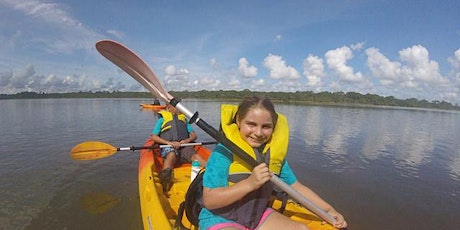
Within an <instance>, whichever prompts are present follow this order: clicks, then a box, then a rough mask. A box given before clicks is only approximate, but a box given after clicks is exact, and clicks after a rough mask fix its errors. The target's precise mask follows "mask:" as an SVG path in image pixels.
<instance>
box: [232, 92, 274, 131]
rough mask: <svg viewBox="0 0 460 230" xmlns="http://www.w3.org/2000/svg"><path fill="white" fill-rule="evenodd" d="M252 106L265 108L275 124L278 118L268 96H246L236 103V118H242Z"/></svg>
mask: <svg viewBox="0 0 460 230" xmlns="http://www.w3.org/2000/svg"><path fill="white" fill-rule="evenodd" d="M254 108H262V109H265V110H267V111H268V112H269V113H270V115H271V118H272V121H273V126H275V125H276V121H277V120H278V114H277V113H276V111H275V106H274V105H273V103H272V102H271V101H270V99H269V98H268V97H265V96H264V97H258V96H251V97H246V98H244V99H243V101H242V102H241V103H240V104H239V105H238V111H237V112H236V116H237V118H236V119H239V120H240V121H241V119H243V118H244V117H245V116H246V114H247V113H248V111H249V110H250V109H254Z"/></svg>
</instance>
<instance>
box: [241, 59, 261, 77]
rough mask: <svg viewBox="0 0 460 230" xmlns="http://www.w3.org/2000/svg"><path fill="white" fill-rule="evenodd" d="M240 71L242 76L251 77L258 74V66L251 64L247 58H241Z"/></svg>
mask: <svg viewBox="0 0 460 230" xmlns="http://www.w3.org/2000/svg"><path fill="white" fill-rule="evenodd" d="M238 64H239V65H238V71H239V72H240V74H241V76H243V77H247V78H251V77H255V76H257V68H256V67H255V66H249V62H248V61H247V60H246V58H240V60H238Z"/></svg>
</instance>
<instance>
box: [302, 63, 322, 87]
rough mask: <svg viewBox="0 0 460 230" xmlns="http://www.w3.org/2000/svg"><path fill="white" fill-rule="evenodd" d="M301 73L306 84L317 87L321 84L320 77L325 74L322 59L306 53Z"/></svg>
mask: <svg viewBox="0 0 460 230" xmlns="http://www.w3.org/2000/svg"><path fill="white" fill-rule="evenodd" d="M303 68H304V71H303V74H304V75H305V77H306V78H307V86H310V87H318V86H320V85H321V79H322V78H323V77H324V76H325V75H326V74H325V72H324V64H323V59H321V58H319V57H317V56H313V55H308V57H307V58H305V60H304V61H303Z"/></svg>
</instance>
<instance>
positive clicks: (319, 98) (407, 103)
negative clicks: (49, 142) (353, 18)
mask: <svg viewBox="0 0 460 230" xmlns="http://www.w3.org/2000/svg"><path fill="white" fill-rule="evenodd" d="M170 93H171V94H172V95H174V96H175V97H177V98H196V99H215V100H226V101H229V100H235V101H239V100H240V99H242V98H244V97H246V96H249V95H253V94H265V95H267V96H268V97H269V98H270V99H272V100H273V101H276V102H283V103H307V104H323V105H324V104H326V105H378V106H399V107H414V108H429V109H443V110H459V111H460V106H457V105H453V104H451V103H449V102H445V101H432V102H429V101H427V100H417V99H415V98H410V99H404V100H402V99H396V98H394V97H392V96H389V97H382V96H379V95H375V94H360V93H355V92H348V93H344V92H320V93H314V92H311V91H304V92H254V91H250V90H243V91H236V90H219V91H207V90H201V91H193V92H191V91H179V92H175V91H172V92H170ZM151 97H152V95H151V94H150V93H147V92H118V91H115V92H107V91H104V92H74V93H35V92H22V93H17V94H0V99H33V98H151Z"/></svg>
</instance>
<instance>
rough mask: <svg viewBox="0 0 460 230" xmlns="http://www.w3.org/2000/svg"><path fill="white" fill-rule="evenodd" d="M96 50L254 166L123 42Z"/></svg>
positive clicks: (310, 204) (320, 213)
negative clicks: (168, 89) (174, 95)
mask: <svg viewBox="0 0 460 230" xmlns="http://www.w3.org/2000/svg"><path fill="white" fill-rule="evenodd" d="M96 49H97V50H98V51H99V53H101V54H102V55H103V56H104V57H106V58H107V59H109V60H110V61H111V62H113V63H114V64H115V65H117V66H118V67H120V68H121V69H123V70H124V71H125V72H126V73H128V74H129V75H131V77H133V78H134V79H136V80H137V81H138V82H139V83H141V84H142V85H143V86H144V87H145V88H147V89H148V90H149V91H150V93H152V94H153V96H154V97H156V98H161V99H163V100H164V101H166V102H169V103H170V104H171V105H172V106H174V107H176V108H177V109H178V110H179V111H180V112H182V113H183V114H184V115H185V116H186V117H187V118H189V119H190V122H191V123H195V124H196V125H197V126H198V127H200V128H201V129H202V130H203V131H205V132H206V133H208V134H209V135H210V136H212V137H213V138H214V139H215V140H217V141H218V142H219V143H221V144H223V145H224V146H225V147H227V148H228V149H230V150H231V151H232V152H233V153H235V154H236V155H237V156H238V157H240V158H241V159H242V160H244V161H245V162H246V163H248V164H249V165H250V166H251V167H255V166H257V165H258V164H259V163H258V162H257V161H256V160H255V159H253V158H252V157H251V156H250V155H249V154H247V153H246V152H245V151H244V150H242V149H241V148H240V147H238V146H237V145H236V144H234V143H233V142H231V141H230V140H228V139H227V138H226V137H225V136H224V135H223V134H222V133H219V132H218V131H217V130H216V129H215V128H213V127H212V126H211V125H209V124H208V123H206V122H205V121H204V120H202V119H201V118H199V116H198V112H195V113H192V112H190V111H189V110H188V109H187V108H186V107H185V106H183V105H182V104H181V103H180V100H178V99H175V98H174V97H173V96H171V95H170V94H169V93H168V92H166V90H165V89H164V88H163V86H162V85H161V83H160V81H159V80H158V78H157V77H156V76H155V74H154V73H153V71H152V70H151V69H150V67H149V66H148V65H147V64H146V63H145V62H144V61H143V60H142V59H141V58H140V57H139V56H137V54H135V53H134V52H133V51H131V50H130V49H129V48H127V47H125V46H124V45H122V44H120V43H117V42H115V41H111V40H102V41H99V42H97V43H96ZM270 181H271V182H272V183H273V184H275V185H277V186H278V187H280V188H281V189H282V190H283V191H284V192H286V193H287V194H288V195H289V196H291V197H292V198H293V199H294V200H296V201H297V202H299V203H300V204H302V205H303V206H305V207H306V208H308V209H310V210H311V211H312V212H314V213H315V214H317V215H318V216H320V217H321V218H323V219H324V220H326V221H327V222H329V223H331V224H334V223H335V219H334V217H332V216H331V215H329V214H328V213H327V212H325V211H324V210H322V209H321V208H319V207H317V206H316V205H315V204H314V203H313V202H311V201H310V200H308V199H307V198H306V197H304V196H303V195H302V194H300V193H299V192H297V191H296V190H294V189H293V188H292V187H290V186H289V185H288V184H286V183H284V182H283V181H282V180H281V179H280V178H279V177H277V176H276V175H274V176H272V177H271V179H270Z"/></svg>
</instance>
